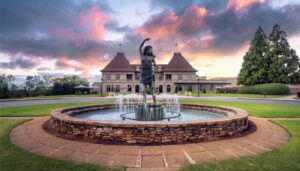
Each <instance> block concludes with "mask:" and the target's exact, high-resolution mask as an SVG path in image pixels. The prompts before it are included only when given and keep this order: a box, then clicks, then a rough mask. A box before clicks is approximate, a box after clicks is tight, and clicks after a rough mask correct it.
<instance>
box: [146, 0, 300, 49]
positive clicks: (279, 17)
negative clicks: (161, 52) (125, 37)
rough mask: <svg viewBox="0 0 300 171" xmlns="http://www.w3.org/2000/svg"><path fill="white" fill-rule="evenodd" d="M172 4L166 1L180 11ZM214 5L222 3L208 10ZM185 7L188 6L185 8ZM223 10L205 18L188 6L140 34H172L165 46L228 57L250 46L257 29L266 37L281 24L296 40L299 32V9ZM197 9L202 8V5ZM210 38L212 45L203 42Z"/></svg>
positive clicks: (254, 7)
mask: <svg viewBox="0 0 300 171" xmlns="http://www.w3.org/2000/svg"><path fill="white" fill-rule="evenodd" d="M172 2H174V4H172V5H173V6H172V5H171V2H170V1H164V3H167V4H169V5H170V6H172V7H173V8H175V9H179V8H177V7H176V6H177V5H176V4H180V3H179V2H176V1H172ZM238 2H241V1H238ZM213 3H216V4H217V3H219V1H208V3H207V4H210V5H207V6H211V7H217V5H214V4H213ZM198 4H200V2H198ZM183 6H188V5H185V4H183ZM222 6H225V7H223V10H221V11H218V12H214V11H210V10H207V13H206V14H205V15H204V16H203V17H201V15H199V13H197V10H191V7H195V5H191V6H188V7H187V8H185V9H184V10H183V12H181V14H176V17H174V16H172V15H170V12H169V11H165V12H163V13H160V14H156V15H155V16H152V17H151V18H150V19H149V20H148V21H147V22H145V23H144V25H143V26H142V28H141V30H142V31H141V32H142V33H143V31H145V30H146V31H145V32H146V34H148V35H157V34H158V33H159V32H155V31H157V30H159V31H160V30H169V31H167V32H165V34H163V35H162V36H163V37H164V38H163V39H162V40H163V41H164V42H162V45H166V44H169V45H171V44H172V43H174V41H176V40H177V41H179V43H185V50H188V51H189V52H198V53H200V52H202V51H214V52H218V53H222V54H225V53H232V52H235V51H236V50H239V49H240V48H241V47H243V46H245V45H247V44H249V43H250V40H251V38H252V37H253V35H254V32H255V31H256V28H257V27H258V26H261V27H262V28H263V29H264V31H265V32H266V34H267V35H268V34H269V33H270V31H271V29H272V27H273V25H274V24H280V25H281V26H282V28H283V29H284V30H285V31H286V32H287V35H288V36H293V35H295V34H297V33H298V32H299V30H300V22H299V21H300V5H295V4H294V5H286V6H282V7H279V8H273V7H272V6H271V5H270V4H268V2H265V3H260V2H253V3H250V5H247V6H246V7H244V8H243V9H240V10H236V9H234V8H229V7H227V6H226V5H222ZM181 7H182V6H181ZM197 7H198V8H199V9H200V8H203V6H201V5H197ZM197 15H198V18H197ZM170 16H172V17H170ZM195 16H196V17H195ZM194 18H195V20H193V19H194ZM170 25H171V26H170ZM168 26H170V28H169V27H168ZM173 32H174V34H172V33H173ZM175 34H176V40H175V38H174V35H175ZM209 35H211V36H212V37H213V38H212V39H211V40H210V41H209V42H204V41H203V40H202V39H203V38H205V36H209ZM191 40H192V41H191ZM168 41H170V42H168Z"/></svg>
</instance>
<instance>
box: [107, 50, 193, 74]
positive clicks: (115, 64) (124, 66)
mask: <svg viewBox="0 0 300 171" xmlns="http://www.w3.org/2000/svg"><path fill="white" fill-rule="evenodd" d="M137 66H140V64H130V63H129V61H128V59H127V58H126V57H125V55H124V53H120V52H118V53H117V55H116V56H115V57H114V58H113V59H112V60H111V61H110V62H109V63H108V64H107V66H106V67H105V68H104V69H102V70H101V71H102V72H135V71H140V70H137V68H136V67H137ZM159 67H161V69H159ZM165 71H167V72H197V70H196V69H194V68H193V67H192V65H191V64H190V63H189V62H188V61H187V60H186V59H185V58H184V57H183V56H182V55H181V53H180V52H175V53H174V55H173V57H172V59H171V60H170V62H169V64H157V66H156V69H155V72H165Z"/></svg>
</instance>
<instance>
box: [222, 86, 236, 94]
mask: <svg viewBox="0 0 300 171" xmlns="http://www.w3.org/2000/svg"><path fill="white" fill-rule="evenodd" d="M239 92H240V87H218V88H217V93H239Z"/></svg>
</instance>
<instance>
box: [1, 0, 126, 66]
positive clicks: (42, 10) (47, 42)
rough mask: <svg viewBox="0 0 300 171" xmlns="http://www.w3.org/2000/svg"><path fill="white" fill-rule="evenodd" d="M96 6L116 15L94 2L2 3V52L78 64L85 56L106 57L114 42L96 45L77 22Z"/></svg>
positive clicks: (37, 0)
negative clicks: (62, 58)
mask: <svg viewBox="0 0 300 171" xmlns="http://www.w3.org/2000/svg"><path fill="white" fill-rule="evenodd" d="M95 5H96V6H99V7H100V10H101V11H104V12H113V10H111V9H110V7H109V6H107V5H106V4H104V3H102V2H101V3H98V2H97V3H96V2H94V1H84V2H81V1H67V0H59V1H53V0H43V1H40V0H32V1H23V0H9V1H4V0H1V5H0V8H1V10H0V11H1V13H0V22H1V23H0V24H1V27H0V42H1V44H0V51H1V52H3V53H7V54H11V55H15V54H18V53H21V54H23V55H28V56H43V57H48V58H59V57H61V56H63V57H68V58H72V59H77V60H81V59H82V58H84V57H85V56H95V55H97V56H103V55H104V54H105V53H107V49H109V47H110V46H111V42H107V41H95V40H93V39H91V38H90V37H88V36H86V34H90V33H86V30H84V28H83V27H82V26H81V25H79V24H80V23H79V21H78V20H79V19H80V17H81V16H80V15H81V14H82V12H83V11H85V10H89V9H90V8H91V7H92V6H95ZM107 25H108V27H110V28H113V29H114V30H117V31H126V30H128V28H127V27H125V26H124V27H119V26H118V23H116V22H112V23H108V24H107ZM68 36H69V37H68ZM76 36H78V37H79V36H81V37H83V38H78V39H77V38H76ZM85 36H86V37H87V38H86V37H85ZM74 37H75V38H74Z"/></svg>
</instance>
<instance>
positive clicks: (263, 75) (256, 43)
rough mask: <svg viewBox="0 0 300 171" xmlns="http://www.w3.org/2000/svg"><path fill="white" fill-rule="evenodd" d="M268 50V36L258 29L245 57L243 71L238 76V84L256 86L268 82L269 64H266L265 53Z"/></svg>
mask: <svg viewBox="0 0 300 171" xmlns="http://www.w3.org/2000/svg"><path fill="white" fill-rule="evenodd" d="M267 49H268V42H267V37H266V34H265V33H264V31H263V29H262V28H261V27H258V28H257V30H256V32H255V35H254V38H253V39H252V41H251V44H250V48H249V50H248V52H246V54H245V56H244V62H243V64H242V69H241V70H240V73H239V75H238V84H243V85H254V84H261V83H266V82H267V77H268V76H267V70H268V64H266V63H265V62H266V58H265V53H266V51H267Z"/></svg>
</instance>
